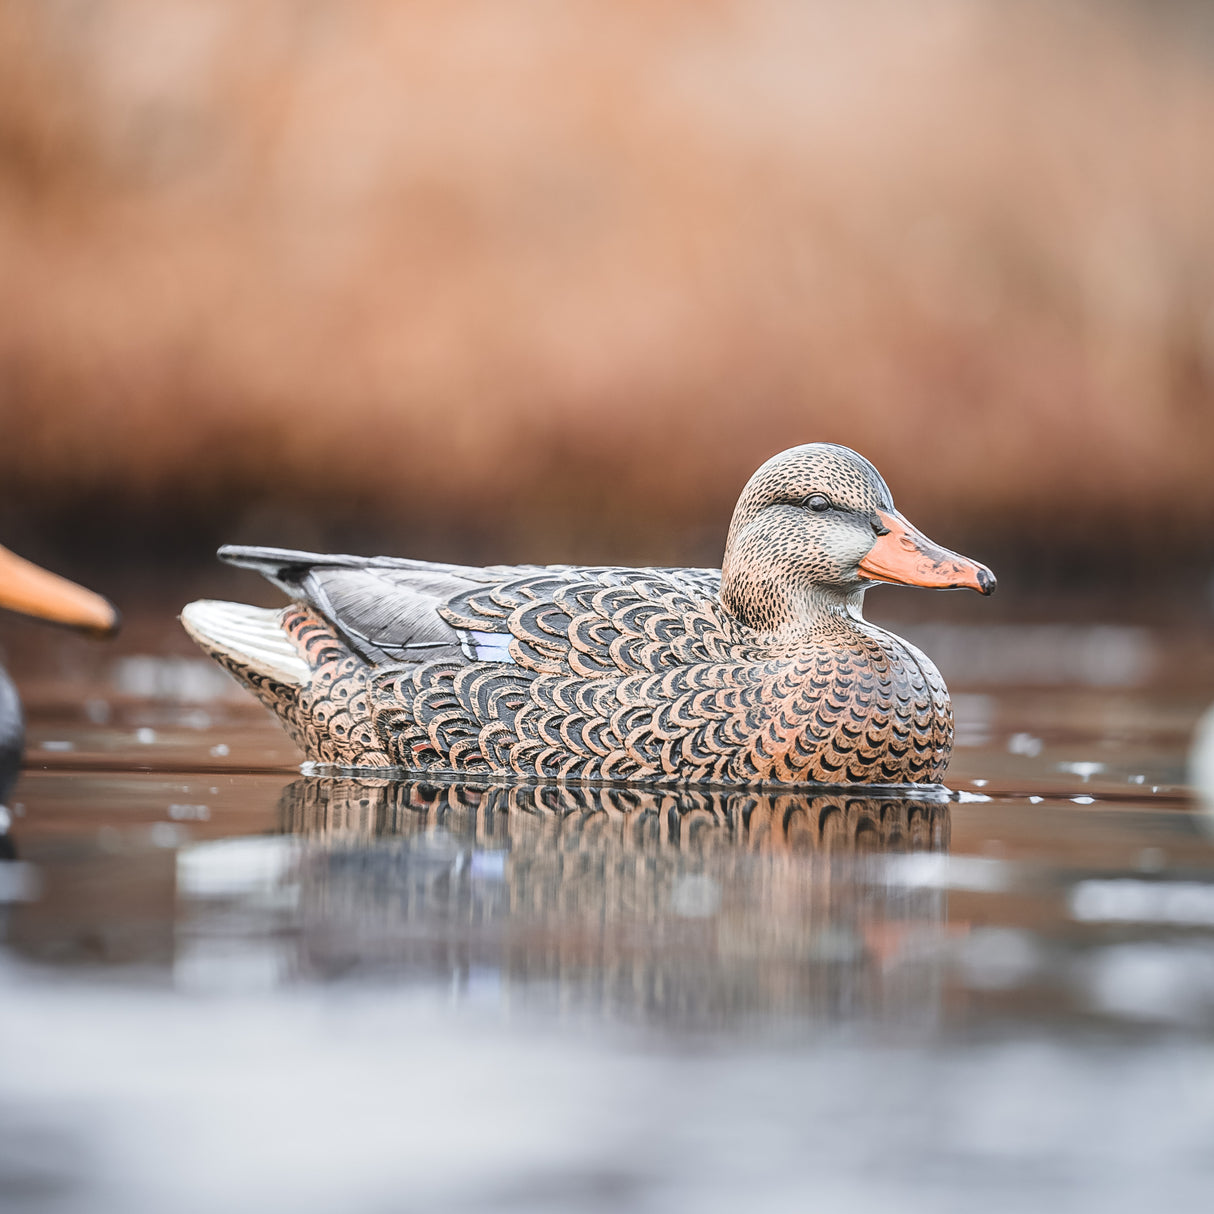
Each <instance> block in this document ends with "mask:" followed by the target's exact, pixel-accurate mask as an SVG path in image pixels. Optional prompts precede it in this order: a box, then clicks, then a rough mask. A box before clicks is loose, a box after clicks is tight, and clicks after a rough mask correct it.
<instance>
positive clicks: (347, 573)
mask: <svg viewBox="0 0 1214 1214" xmlns="http://www.w3.org/2000/svg"><path fill="white" fill-rule="evenodd" d="M218 555H219V559H220V560H222V561H226V562H227V563H228V564H229V565H236V566H238V567H240V568H242V569H253V570H255V571H256V572H258V573H260V574H261V575H262V576H263V577H265V578H266V579H267V580H268V581H270V582H272V583H273V584H274V585H275V586H277V587H278V588H279V589H280V590H282V591H283V593H284V594H286V595H287V596H288V597H289V598H292V599H295V600H296V601H298V602H302V603H307V604H308V606H310V607H313V608H315V610H316V611H318V612H319V613H320V614H321V615H322V616H324V617H325V619H327V620H328V621H329V622H330V623H331V624H332V625H333V627H334V628H335V629H336V630H337V631H338V633H339V634H340V635H341V637H342V639H343V640H344V641H345V642H346V644H348V645H349V646H350V648H351V649H352V650H353V651H354V652H355V653H357V654H358V655H359V656H360V657H362V658H363V659H364V660H365V661H367V662H368V663H370V664H372V665H374V664H378V663H383V662H402V661H403V662H423V661H432V660H435V659H438V658H448V657H449V658H461V657H463V655H464V647H463V646H461V643H460V637H459V635H458V633H457V631H456V630H455V629H454V628H452V627H451V625H450V624H448V623H447V622H446V620H444V619H443V617H442V616H441V615H440V614H439V609H440V608H441V607H443V606H444V605H445V604H446V603H447V602H448V601H450V600H451V599H452V598H456V597H458V596H459V595H462V594H465V593H467V592H469V591H471V590H474V589H477V588H481V587H484V586H486V585H494V584H498V583H501V582H503V581H510V580H513V579H517V578H519V577H526V576H529V575H535V574H537V573H543V572H549V570H548V569H547V568H546V567H544V566H537V565H524V566H504V565H499V566H492V567H488V568H486V567H481V566H474V565H448V564H441V563H437V562H432V561H415V560H409V559H407V558H404V557H386V556H373V557H367V556H348V555H342V554H337V553H319V552H300V551H296V550H294V549H290V548H265V547H253V546H244V545H236V544H225V545H224V546H223V547H222V548H220V549H219V554H218ZM555 569H556V567H553V570H552V571H555Z"/></svg>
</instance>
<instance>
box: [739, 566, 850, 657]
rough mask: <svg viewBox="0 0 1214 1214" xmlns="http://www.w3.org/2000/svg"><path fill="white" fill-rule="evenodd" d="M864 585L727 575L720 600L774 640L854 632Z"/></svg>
mask: <svg viewBox="0 0 1214 1214" xmlns="http://www.w3.org/2000/svg"><path fill="white" fill-rule="evenodd" d="M866 589H867V587H863V586H853V587H849V588H844V587H838V586H824V585H819V584H816V583H813V582H808V583H802V584H800V585H789V584H787V583H781V582H777V581H774V580H772V581H762V582H760V581H753V580H749V579H745V578H736V577H730V576H729V571H728V570H726V574H725V576H724V577H723V579H722V582H721V602H722V603H723V604H724V606H725V609H726V610H727V611H729V612H730V614H731V615H733V616H735V617H737V619H739V620H741V621H742V623H744V624H746V625H747V626H748V627H750V628H753V629H754V630H755V631H756V632H761V633H764V634H766V635H768V636H771V637H773V638H774V639H777V640H788V641H791V640H796V639H797V638H800V637H809V636H812V635H814V634H815V633H821V632H835V631H839V630H843V631H849V632H855V631H858V630H859V628H858V627H857V626H858V625H859V626H862V625H863V622H864V612H863V606H864V591H865V590H866Z"/></svg>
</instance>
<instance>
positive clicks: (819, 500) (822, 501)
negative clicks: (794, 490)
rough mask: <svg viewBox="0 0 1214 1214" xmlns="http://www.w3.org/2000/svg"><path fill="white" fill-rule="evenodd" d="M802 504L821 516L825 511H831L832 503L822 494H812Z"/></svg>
mask: <svg viewBox="0 0 1214 1214" xmlns="http://www.w3.org/2000/svg"><path fill="white" fill-rule="evenodd" d="M802 504H803V505H805V506H807V507H808V508H809V509H810V510H813V511H814V512H815V513H817V514H821V513H822V511H823V510H829V509H830V501H829V500H828V499H827V498H825V497H823V496H822V494H820V493H811V494H810V495H809V497H807V498H806V499H805V501H804V503H802Z"/></svg>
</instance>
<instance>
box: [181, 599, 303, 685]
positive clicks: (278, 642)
mask: <svg viewBox="0 0 1214 1214" xmlns="http://www.w3.org/2000/svg"><path fill="white" fill-rule="evenodd" d="M282 617H283V610H282V609H280V608H265V607H250V606H248V605H247V604H246V603H221V602H218V601H217V600H215V599H199V600H198V601H197V602H195V603H189V604H187V605H186V606H185V607H184V608H183V609H182V612H181V623H182V625H183V627H184V628H185V630H186V632H188V633H189V634H190V636H192V637H193V638H194V640H196V641H197V642H198V644H199V645H201V646H202V647H203V648H204V649H206V650H208V651H210V652H212V653H215V654H216V655H226V656H227V657H229V658H232V659H233V660H234V661H235V662H237V663H239V664H241V665H244V666H248V667H250V668H251V669H252V670H256V671H257V672H258V673H259V674H265V675H269V676H270V677H271V678H273V679H276V680H278V681H279V682H280V683H296V684H303V683H306V682H307V681H308V679H309V677H310V676H311V673H312V672H311V670H310V668H309V667H308V664H307V662H305V661H304V660H303V658H301V657H300V656H299V651H298V650H297V649H296V648H295V646H294V644H293V643H292V641H291V638H290V637H288V636H287V634H286V633H285V632H284V631H283V628H282Z"/></svg>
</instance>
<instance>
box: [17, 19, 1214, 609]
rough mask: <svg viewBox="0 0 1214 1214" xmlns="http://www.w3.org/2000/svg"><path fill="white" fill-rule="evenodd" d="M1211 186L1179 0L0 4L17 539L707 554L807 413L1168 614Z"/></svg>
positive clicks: (1047, 588) (1077, 570) (1195, 42)
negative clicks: (748, 485)
mask: <svg viewBox="0 0 1214 1214" xmlns="http://www.w3.org/2000/svg"><path fill="white" fill-rule="evenodd" d="M1212 216H1214V7H1212V6H1210V5H1208V4H1199V3H1178V2H1176V0H1172V2H1170V3H1152V4H1146V3H1141V4H1139V3H1096V2H1095V0H1093V2H1090V3H1086V2H1083V0H1054V2H1051V3H1043V2H1039V0H1029V2H1027V3H1016V4H1011V3H1004V2H1000V0H924V2H921V3H916V4H913V5H908V4H905V3H902V2H893V0H849V2H847V3H843V2H833V0H822V2H819V3H813V4H806V3H804V2H803V0H714V2H709V0H694V2H693V0H646V2H645V3H623V2H621V0H515V2H513V3H510V4H501V3H496V2H489V0H482V2H476V0H473V2H468V3H461V4H455V5H453V4H449V3H438V2H437V0H433V2H430V0H418V2H411V3H396V2H390V0H343V2H340V3H338V2H335V0H334V2H328V0H308V2H306V3H305V2H303V0H256V2H254V3H249V2H248V0H243V2H237V0H205V2H204V0H4V3H3V4H0V538H2V539H3V542H5V543H7V544H9V545H10V546H12V547H14V548H19V549H21V550H22V551H24V552H25V553H26V554H27V555H29V556H31V557H33V558H35V559H39V560H41V561H43V562H45V563H49V564H52V565H55V566H57V567H59V568H61V569H64V571H66V572H70V573H73V574H75V575H76V576H79V577H85V578H87V579H88V580H90V581H91V582H92V583H93V584H95V585H97V586H98V588H99V589H103V590H109V591H110V592H111V593H116V592H118V593H120V592H121V588H122V586H123V585H124V584H125V582H124V579H126V581H129V580H130V579H133V578H134V579H138V578H140V577H142V578H143V579H144V580H145V581H148V582H151V581H152V580H154V579H161V580H162V581H163V580H167V581H170V582H171V581H173V580H174V579H176V580H177V581H180V580H182V579H186V580H189V579H190V578H194V577H197V578H200V579H203V580H204V581H205V580H206V579H212V582H211V583H209V584H214V582H215V581H217V580H218V579H219V578H220V577H221V575H220V574H219V572H218V571H217V570H215V567H213V566H212V565H211V564H210V561H211V559H212V556H211V554H212V551H213V547H214V545H215V544H216V543H218V542H221V541H224V540H239V541H250V542H263V543H281V544H290V545H300V546H317V547H326V546H335V547H341V548H347V549H353V550H362V551H372V550H374V551H381V550H382V551H388V552H395V553H399V554H403V555H416V556H424V557H431V558H438V559H462V560H469V561H476V562H481V561H492V562H496V561H513V560H518V561H524V560H526V561H530V560H538V561H579V562H586V563H598V562H617V561H618V562H627V563H647V562H656V563H690V564H716V563H718V562H719V559H720V550H721V544H722V542H723V538H724V532H725V527H726V524H727V521H728V517H729V513H730V511H731V509H732V506H733V502H734V500H735V498H736V495H737V492H738V490H739V488H740V486H741V484H742V483H743V482H744V480H745V479H746V477H747V476H748V475H749V474H750V472H751V471H752V470H753V469H754V468H755V467H756V466H757V465H758V464H759V463H760V462H761V461H762V460H763V459H764V458H766V457H767V456H768V455H770V454H772V453H773V452H775V451H777V450H779V449H781V448H783V447H785V446H789V445H792V444H794V443H799V442H805V441H809V440H815V439H829V440H834V441H838V442H843V443H847V444H849V445H851V446H854V447H856V448H857V449H859V450H860V451H862V452H863V453H864V454H866V455H868V456H869V457H870V458H871V459H872V460H873V461H874V462H875V463H876V464H877V465H878V467H879V468H880V469H881V470H882V471H883V473H884V474H885V475H886V478H887V480H888V481H889V482H890V485H891V487H892V488H893V491H894V494H895V498H896V500H897V501H898V503H899V505H900V507H901V508H902V509H903V510H904V512H905V513H907V514H908V515H909V516H910V517H911V518H912V519H913V520H915V521H916V522H917V523H919V524H920V525H921V526H923V527H924V529H925V530H927V531H928V532H929V534H932V535H933V537H935V538H938V539H939V540H940V541H942V542H944V543H946V544H949V545H950V546H954V547H957V548H960V549H962V550H964V551H967V552H971V553H972V554H973V555H974V556H976V557H979V558H981V559H984V560H988V561H989V562H990V563H991V564H993V565H995V566H996V567H997V569H998V571H999V572H1000V574H1001V575H1002V577H1003V581H1004V586H1005V591H1010V593H1011V595H1012V600H1011V601H1012V602H1015V601H1016V599H1015V596H1016V595H1017V594H1021V595H1022V596H1023V595H1025V594H1027V593H1028V592H1029V591H1032V592H1033V593H1038V592H1040V593H1046V592H1051V593H1052V592H1054V591H1061V592H1066V591H1068V590H1076V589H1083V590H1085V592H1087V593H1089V594H1090V593H1092V592H1093V590H1092V588H1093V587H1097V588H1099V593H1100V594H1102V595H1104V596H1105V602H1106V607H1107V612H1115V611H1116V610H1117V609H1118V608H1119V607H1120V606H1123V605H1124V603H1125V602H1128V601H1130V600H1131V599H1133V597H1134V596H1135V595H1136V594H1145V593H1149V592H1150V593H1153V592H1155V591H1157V590H1159V589H1160V588H1161V587H1167V588H1169V589H1171V588H1173V587H1175V588H1176V589H1177V590H1178V591H1179V593H1178V595H1177V596H1176V600H1175V601H1179V602H1184V603H1186V604H1190V605H1192V606H1193V607H1194V609H1195V610H1196V609H1197V605H1199V604H1204V603H1205V600H1206V596H1208V594H1209V586H1208V578H1209V570H1210V568H1211V564H1212V562H1214V469H1212V462H1214V461H1212V455H1214V407H1212V406H1214V225H1212V223H1211V217H1212ZM212 571H214V572H212ZM242 584H245V583H242ZM924 597H926V596H924ZM1006 609H1007V608H1004V610H1006ZM1107 612H1106V614H1107Z"/></svg>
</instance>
